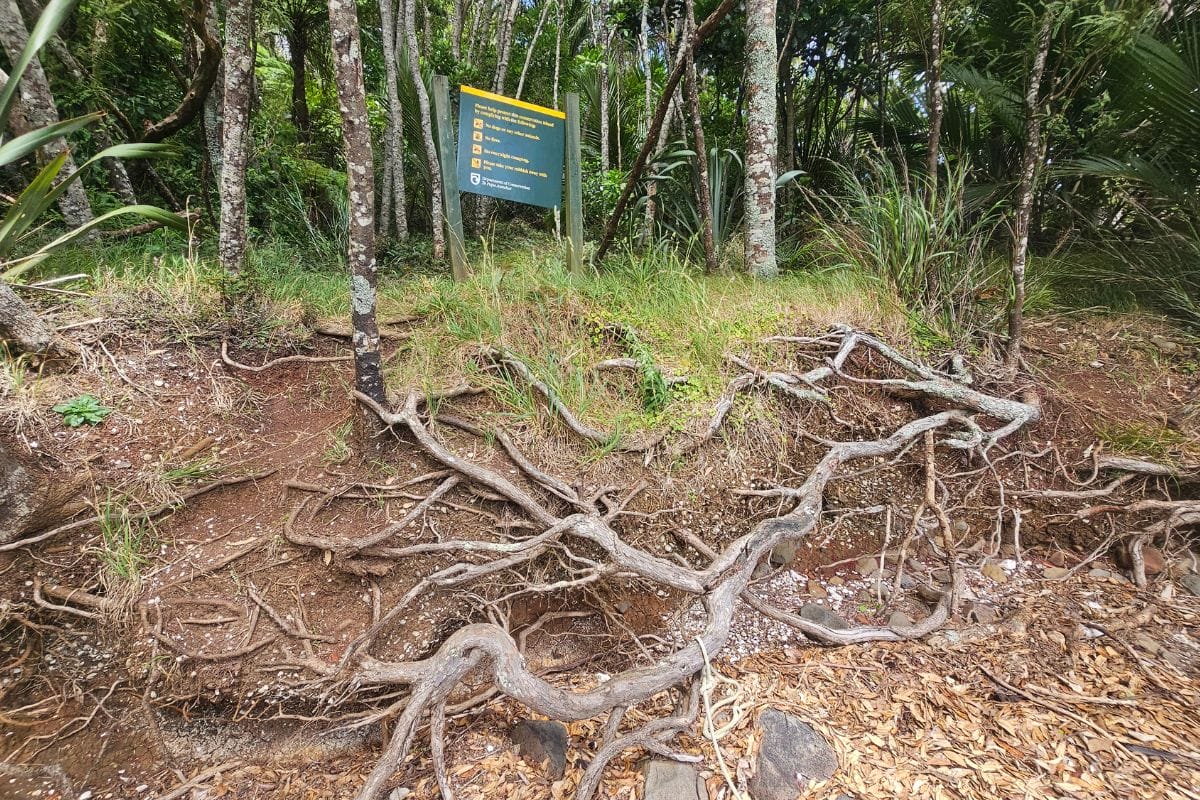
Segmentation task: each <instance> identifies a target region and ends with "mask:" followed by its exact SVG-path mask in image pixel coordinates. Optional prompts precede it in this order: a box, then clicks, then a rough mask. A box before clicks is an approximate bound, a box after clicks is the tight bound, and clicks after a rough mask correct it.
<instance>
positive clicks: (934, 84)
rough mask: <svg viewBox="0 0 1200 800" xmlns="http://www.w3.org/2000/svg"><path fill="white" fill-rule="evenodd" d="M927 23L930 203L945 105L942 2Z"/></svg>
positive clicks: (934, 192)
mask: <svg viewBox="0 0 1200 800" xmlns="http://www.w3.org/2000/svg"><path fill="white" fill-rule="evenodd" d="M929 22H930V35H929V76H928V77H929V146H928V152H927V154H926V157H927V158H928V161H927V163H926V165H925V172H926V174H927V175H928V176H929V201H930V202H931V203H932V202H934V198H936V197H937V184H938V160H939V158H940V156H941V139H942V116H943V113H944V109H945V104H946V98H945V95H944V94H943V92H942V0H933V7H932V9H931V11H930V15H929Z"/></svg>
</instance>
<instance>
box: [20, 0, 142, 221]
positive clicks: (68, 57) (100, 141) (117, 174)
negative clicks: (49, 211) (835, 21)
mask: <svg viewBox="0 0 1200 800" xmlns="http://www.w3.org/2000/svg"><path fill="white" fill-rule="evenodd" d="M23 10H24V11H25V13H26V14H29V15H30V19H33V16H32V15H33V14H41V13H42V4H41V3H29V4H28V5H27V6H25V7H24V9H23ZM50 49H51V51H53V53H54V56H55V58H57V59H58V61H59V63H60V64H62V65H63V67H64V68H65V69H66V70H67V72H68V73H69V74H70V75H71V79H72V80H74V81H75V82H76V83H78V84H79V85H80V86H89V87H90V86H93V85H94V81H93V80H92V79H91V77H90V76H89V75H88V74H87V73H85V72H84V70H83V65H82V64H80V63H79V59H77V58H75V55H74V54H73V53H72V52H71V50H70V48H68V47H67V43H66V42H64V41H63V40H62V37H59V36H53V37H51V38H50ZM4 80H7V76H5V78H4ZM107 102H108V101H107V100H106V99H101V101H100V105H102V106H103V105H106V104H107ZM92 136H93V137H94V138H95V140H96V145H97V147H98V148H99V149H101V150H106V149H108V148H109V147H112V145H113V139H112V136H111V135H110V134H109V131H108V127H107V126H106V125H105V124H104V123H101V124H99V125H97V126H96V127H95V128H93V129H92ZM100 163H101V164H102V165H103V166H104V170H105V172H107V173H108V185H109V188H111V189H112V191H113V194H115V195H116V196H117V197H118V198H119V199H120V200H121V202H122V203H124V204H125V205H127V206H132V205H137V201H138V200H137V194H136V193H135V192H134V191H133V182H132V181H131V180H130V179H129V170H128V169H127V168H126V167H125V162H124V161H123V160H121V159H119V158H112V157H109V158H103V159H101V160H100Z"/></svg>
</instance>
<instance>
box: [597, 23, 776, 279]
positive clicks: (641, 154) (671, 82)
mask: <svg viewBox="0 0 1200 800" xmlns="http://www.w3.org/2000/svg"><path fill="white" fill-rule="evenodd" d="M736 2H737V0H722V2H721V4H720V5H719V6H717V7H716V8H715V9H713V12H712V13H711V14H709V15H708V17H707V18H705V20H704V22H702V23H701V24H700V27H698V28H696V32H695V33H694V34H692V37H691V39H690V40H685V41H684V43H683V47H685V48H694V47H695V46H696V45H697V44H699V43H700V42H702V41H704V40H705V39H707V38H708V36H709V35H710V34H711V33H712V32H713V31H714V30H715V29H716V27H717V25H719V24H720V23H721V20H723V19H725V17H726V16H727V15H728V14H729V11H730V10H731V9H732V8H733V6H734V4H735V3H736ZM773 41H774V40H773V39H772V42H773ZM683 66H684V61H683V59H677V60H676V62H675V66H674V67H672V69H671V72H670V74H669V75H667V82H666V85H665V86H664V87H663V93H662V97H660V98H659V100H658V108H657V109H656V110H655V112H654V117H653V118H651V120H650V129H649V130H648V131H646V139H645V141H643V142H642V149H641V150H639V151H638V154H637V158H636V159H634V162H633V166H632V167H631V168H630V170H629V177H628V178H626V179H625V186H624V187H623V188H622V189H621V194H620V196H619V197H617V204H616V206H614V207H613V210H612V213H611V214H609V215H608V221H607V222H606V223H604V236H603V237H602V238H601V239H600V244H599V246H598V247H597V248H596V257H595V260H596V261H597V262H599V261H600V260H601V259H603V258H604V254H605V253H607V252H608V248H609V247H610V246H611V245H612V242H613V238H614V237H615V236H616V235H617V228H618V227H620V224H621V217H622V216H623V215H624V214H625V209H626V208H627V207H628V206H629V198H630V197H632V196H633V189H634V187H635V186H637V182H638V181H639V180H641V177H642V172H643V171H644V170H645V169H646V164H647V163H648V162H649V160H650V155H651V152H650V151H651V149H652V148H653V147H654V144H655V143H656V142H657V141H658V137H659V134H660V133H661V132H662V129H663V122H664V121H665V118H666V116H667V109H668V108H669V107H670V105H671V102H672V100H673V99H674V97H675V90H676V89H678V88H679V80H680V79H681V78H682V77H683ZM773 70H774V65H772V74H774V72H773Z"/></svg>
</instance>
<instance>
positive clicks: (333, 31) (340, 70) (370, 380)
mask: <svg viewBox="0 0 1200 800" xmlns="http://www.w3.org/2000/svg"><path fill="white" fill-rule="evenodd" d="M329 29H330V36H331V38H332V40H333V71H334V80H335V82H336V83H337V91H338V106H339V109H340V111H341V114H342V142H343V145H344V146H345V151H346V177H347V181H346V183H347V189H348V191H349V195H350V205H349V208H350V237H349V245H348V248H347V259H348V261H349V266H350V324H351V327H352V329H353V331H354V383H355V386H356V388H357V389H358V391H360V392H362V393H363V394H364V395H366V396H367V397H370V398H372V399H373V400H375V401H376V402H381V403H382V402H383V401H384V389H383V374H382V372H381V371H380V359H379V326H378V323H377V322H376V319H375V291H376V283H377V280H378V275H377V268H376V264H375V172H374V170H375V161H374V158H373V155H372V153H371V124H370V120H368V119H367V92H366V87H365V86H364V84H363V71H362V69H363V68H362V42H361V39H360V36H359V30H358V9H357V7H356V5H355V0H329Z"/></svg>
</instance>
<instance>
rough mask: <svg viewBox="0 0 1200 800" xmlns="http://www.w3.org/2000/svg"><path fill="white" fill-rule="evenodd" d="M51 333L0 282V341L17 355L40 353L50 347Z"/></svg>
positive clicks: (13, 293) (7, 286) (5, 285)
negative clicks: (17, 353)
mask: <svg viewBox="0 0 1200 800" xmlns="http://www.w3.org/2000/svg"><path fill="white" fill-rule="evenodd" d="M52 336H53V331H51V330H50V328H49V327H47V325H46V323H44V322H42V320H41V318H40V317H39V316H38V315H37V314H35V313H34V312H33V310H32V309H31V308H30V307H29V306H27V305H26V304H25V301H24V300H22V299H21V298H20V297H17V293H16V292H14V291H13V290H12V288H11V287H10V286H9V285H8V284H7V283H5V282H4V281H0V340H2V341H5V342H7V343H8V345H9V347H11V348H13V349H14V350H16V351H17V352H19V353H40V352H42V351H44V350H45V349H46V348H47V347H49V346H50V339H51V337H52Z"/></svg>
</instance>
